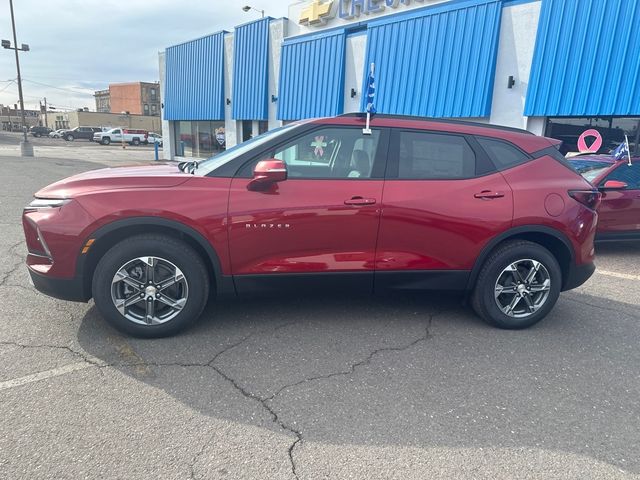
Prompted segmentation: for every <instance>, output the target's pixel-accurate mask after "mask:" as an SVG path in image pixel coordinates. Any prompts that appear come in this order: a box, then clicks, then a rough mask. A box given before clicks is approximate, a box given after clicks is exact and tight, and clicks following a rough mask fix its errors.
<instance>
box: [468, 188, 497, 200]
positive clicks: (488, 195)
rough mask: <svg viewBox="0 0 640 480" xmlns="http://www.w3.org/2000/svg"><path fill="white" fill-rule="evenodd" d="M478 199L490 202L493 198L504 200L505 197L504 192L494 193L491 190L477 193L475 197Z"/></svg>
mask: <svg viewBox="0 0 640 480" xmlns="http://www.w3.org/2000/svg"><path fill="white" fill-rule="evenodd" d="M474 197H476V198H481V199H486V200H490V199H492V198H502V197H504V193H503V192H492V191H491V190H483V191H481V192H480V193H476V194H475V195H474Z"/></svg>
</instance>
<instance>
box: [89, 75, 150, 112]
mask: <svg viewBox="0 0 640 480" xmlns="http://www.w3.org/2000/svg"><path fill="white" fill-rule="evenodd" d="M94 97H95V99H96V111H97V112H102V113H122V112H129V113H130V114H132V115H151V116H155V115H160V84H159V83H158V82H155V83H150V82H130V83H112V84H111V85H109V88H108V89H107V90H98V91H97V92H95V94H94Z"/></svg>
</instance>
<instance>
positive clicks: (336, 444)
mask: <svg viewBox="0 0 640 480" xmlns="http://www.w3.org/2000/svg"><path fill="white" fill-rule="evenodd" d="M81 148H82V149H83V150H84V149H85V148H87V147H81ZM86 160H87V161H83V160H81V159H77V160H73V161H65V160H61V158H45V157H41V158H35V159H21V158H17V157H8V156H4V157H0V164H1V166H2V172H3V175H2V179H3V188H2V191H1V192H0V228H2V235H0V250H1V251H2V252H3V255H2V256H1V258H0V298H1V299H2V309H1V310H0V406H1V407H0V478H10V479H15V478H25V479H38V478H70V479H71V478H73V479H76V478H98V477H103V478H127V479H136V478H140V479H143V478H144V479H149V478H171V479H173V478H176V479H177V478H229V479H239V478H247V479H295V478H300V479H316V478H318V479H319V478H331V479H333V478H338V479H343V478H352V479H374V478H384V479H408V478H416V479H422V478H443V479H444V478H447V479H449V478H487V479H489V478H491V479H495V478H509V479H511V478H531V479H534V478H535V479H538V478H545V479H550V478H563V479H565V478H576V479H577V478H637V477H638V476H639V475H640V400H639V399H640V373H639V372H640V368H639V367H640V350H639V349H638V345H639V343H640V313H638V304H639V303H640V278H638V274H639V273H638V272H639V271H640V268H639V266H640V260H639V255H638V254H639V253H640V246H639V245H638V244H624V245H604V246H602V247H600V248H599V257H598V262H597V264H598V270H599V273H596V274H595V275H594V277H593V278H592V279H591V280H590V281H589V282H588V283H587V284H585V286H583V287H581V288H580V289H578V290H575V291H572V292H566V293H564V294H562V296H561V298H560V301H559V302H558V304H557V306H556V308H555V310H554V311H553V312H552V313H551V314H550V315H549V317H548V318H547V319H546V320H544V321H543V322H541V323H540V324H538V325H536V326H534V327H533V328H531V329H529V330H525V331H518V332H512V331H503V330H497V329H493V328H490V327H488V326H486V325H485V324H483V323H482V322H481V321H479V320H478V319H477V318H475V317H474V316H473V315H472V314H471V312H470V311H469V309H468V308H467V307H465V306H464V305H462V302H461V300H460V298H458V297H455V296H447V295H440V294H438V295H403V296H391V297H383V298H371V297H354V298H350V297H347V296H343V297H330V298H304V297H300V298H298V297H291V296H287V295H283V296H282V297H281V298H272V299H247V300H243V301H239V300H226V301H218V302H212V303H211V304H210V305H209V306H208V307H207V310H206V312H205V314H204V316H203V319H202V321H201V322H200V323H199V324H198V325H197V326H196V327H195V328H193V329H191V330H189V331H188V332H186V333H185V334H183V335H180V336H177V337H174V338H167V339H161V340H146V341H145V340H136V339H132V338H126V337H123V336H122V335H120V334H119V333H117V332H116V331H114V330H113V329H111V328H110V327H109V326H108V325H106V324H105V323H104V322H103V320H102V319H101V318H100V317H99V315H98V314H97V313H96V310H95V308H94V307H93V304H92V303H89V304H74V303H65V302H61V301H57V300H54V299H51V298H48V297H45V296H43V295H40V294H38V293H36V292H35V291H34V290H33V289H32V288H31V287H30V286H29V285H28V280H27V273H26V269H25V267H24V265H23V261H24V255H25V247H24V243H23V241H22V231H21V227H20V213H21V210H22V206H23V205H24V204H26V203H27V202H28V201H29V199H30V198H31V194H32V192H33V191H35V190H37V189H38V188H40V187H42V186H44V185H46V184H47V183H50V182H51V181H54V180H57V179H59V178H62V177H65V176H68V175H70V174H72V173H74V172H80V171H84V170H87V169H91V168H96V167H98V166H99V162H98V161H96V160H93V161H89V159H86ZM134 160H135V159H134ZM118 161H122V162H126V161H127V160H126V159H123V160H118ZM132 161H133V160H132Z"/></svg>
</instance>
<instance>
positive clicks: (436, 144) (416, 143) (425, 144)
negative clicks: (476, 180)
mask: <svg viewBox="0 0 640 480" xmlns="http://www.w3.org/2000/svg"><path fill="white" fill-rule="evenodd" d="M399 137H400V138H399V145H398V146H399V152H398V153H399V155H398V160H399V165H398V178H399V179H412V180H413V179H416V180H420V179H422V180H428V179H443V180H446V179H461V178H471V177H473V176H475V171H476V156H475V153H474V151H473V150H472V149H471V147H470V146H469V144H468V143H467V141H466V139H465V138H464V137H461V136H457V135H444V134H438V133H428V132H407V131H403V132H399Z"/></svg>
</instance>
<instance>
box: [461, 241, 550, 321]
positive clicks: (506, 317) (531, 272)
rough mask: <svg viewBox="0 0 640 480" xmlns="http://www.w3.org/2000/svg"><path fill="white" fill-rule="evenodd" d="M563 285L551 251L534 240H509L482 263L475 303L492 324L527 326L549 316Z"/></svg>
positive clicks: (473, 297)
mask: <svg viewBox="0 0 640 480" xmlns="http://www.w3.org/2000/svg"><path fill="white" fill-rule="evenodd" d="M561 286H562V271H561V270H560V266H559V264H558V261H557V260H556V258H555V257H554V256H553V255H552V254H551V252H549V251H548V250H547V249H546V248H544V247H542V246H541V245H538V244H537V243H533V242H528V241H524V240H516V241H511V242H506V243H504V244H503V245H501V246H499V247H498V248H497V249H496V251H495V252H493V253H492V254H491V255H490V256H489V258H488V259H487V261H486V262H485V263H484V265H483V266H482V270H481V271H480V275H479V276H478V280H477V282H476V286H475V289H474V292H473V295H472V298H471V300H472V306H473V309H474V310H475V311H476V313H477V314H478V315H479V316H480V317H481V318H482V319H483V320H485V321H486V322H487V323H489V324H491V325H494V326H496V327H499V328H507V329H520V328H526V327H530V326H531V325H534V324H535V323H538V322H539V321H540V320H542V319H543V318H544V317H546V316H547V314H548V313H549V312H550V311H551V309H552V308H553V306H554V305H555V303H556V301H557V300H558V297H559V296H560V289H561Z"/></svg>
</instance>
